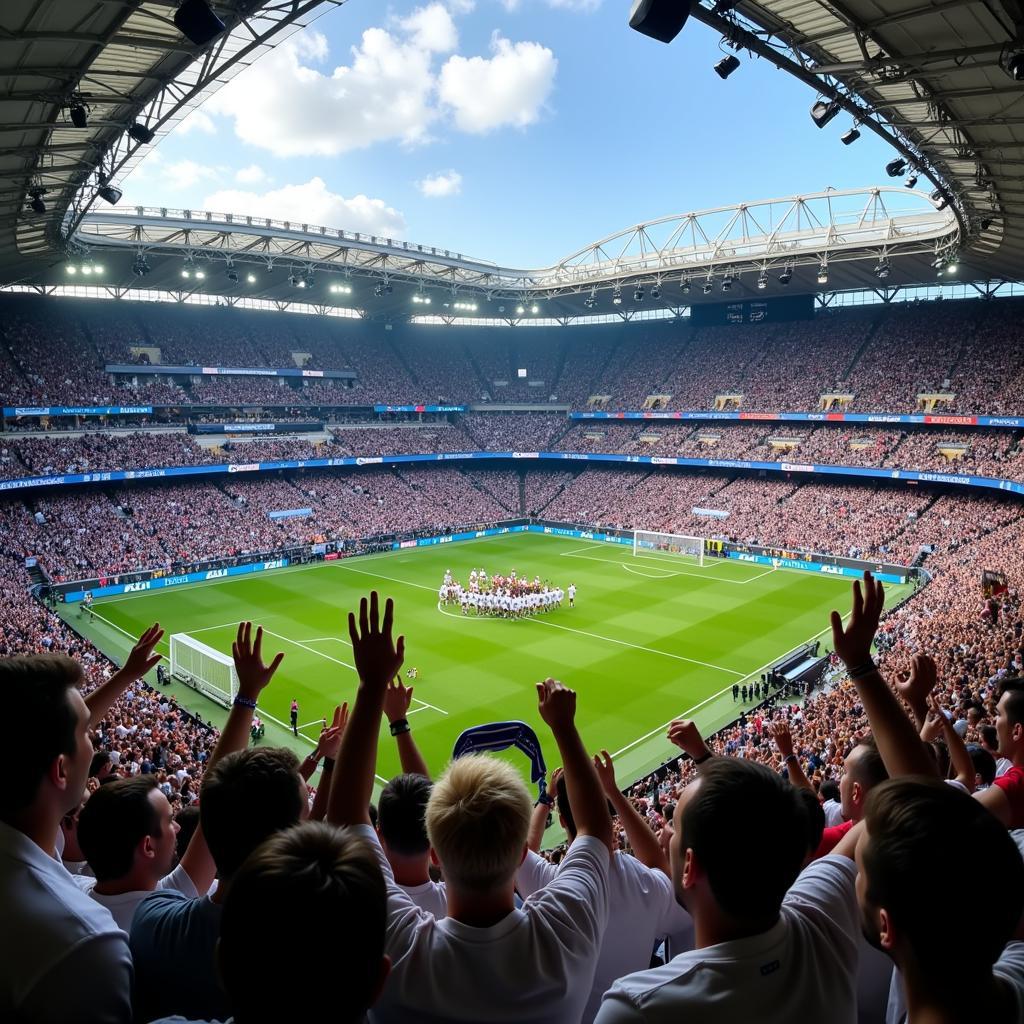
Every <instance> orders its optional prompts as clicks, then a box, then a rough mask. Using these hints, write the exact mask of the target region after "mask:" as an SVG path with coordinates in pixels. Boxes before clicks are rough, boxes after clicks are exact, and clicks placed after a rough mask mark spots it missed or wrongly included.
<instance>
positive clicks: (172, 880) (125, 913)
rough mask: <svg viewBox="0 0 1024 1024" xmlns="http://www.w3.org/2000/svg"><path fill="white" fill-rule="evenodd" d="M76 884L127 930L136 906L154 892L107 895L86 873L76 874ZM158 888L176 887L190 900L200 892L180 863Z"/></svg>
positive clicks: (128, 930)
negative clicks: (99, 891)
mask: <svg viewBox="0 0 1024 1024" xmlns="http://www.w3.org/2000/svg"><path fill="white" fill-rule="evenodd" d="M74 879H75V884H76V885H77V886H78V887H79V888H80V889H81V890H82V892H84V893H88V894H89V896H91V897H92V899H94V900H95V901H96V902H97V903H99V904H100V906H103V907H106V908H107V910H109V911H110V913H111V915H112V916H113V918H114V921H115V922H116V923H117V926H118V927H119V928H123V929H124V930H125V931H126V932H130V931H131V930H132V918H133V917H134V916H135V908H136V907H137V906H138V905H139V904H140V903H141V902H142V901H143V900H144V899H145V898H146V897H147V896H149V895H150V893H152V892H154V890H153V889H134V890H132V891H131V892H122V893H118V895H116V896H105V895H102V894H101V893H98V892H96V879H95V878H86V877H85V876H84V875H75V876H74ZM156 888H157V889H175V890H177V891H178V892H181V893H184V894H185V895H186V896H187V897H188V898H189V899H190V900H194V899H196V898H198V896H199V893H198V892H197V891H196V887H195V885H194V883H193V882H192V879H191V878H189V876H188V872H187V871H186V870H185V869H184V868H183V867H182V866H181V865H180V864H179V865H178V866H177V867H176V868H175V869H174V870H173V871H172V872H171V873H170V874H169V875H164V877H163V878H161V879H160V881H159V882H157V883H156Z"/></svg>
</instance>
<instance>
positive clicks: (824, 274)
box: [818, 263, 828, 284]
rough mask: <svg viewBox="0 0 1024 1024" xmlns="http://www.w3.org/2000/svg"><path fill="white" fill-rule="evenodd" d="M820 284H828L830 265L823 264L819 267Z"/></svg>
mask: <svg viewBox="0 0 1024 1024" xmlns="http://www.w3.org/2000/svg"><path fill="white" fill-rule="evenodd" d="M818 284H828V264H827V263H822V264H821V266H819V267H818Z"/></svg>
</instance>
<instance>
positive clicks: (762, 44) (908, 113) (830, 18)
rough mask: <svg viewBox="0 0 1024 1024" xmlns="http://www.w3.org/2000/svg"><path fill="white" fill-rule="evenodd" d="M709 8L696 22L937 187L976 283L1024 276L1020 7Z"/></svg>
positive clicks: (775, 3) (945, 3)
mask: <svg viewBox="0 0 1024 1024" xmlns="http://www.w3.org/2000/svg"><path fill="white" fill-rule="evenodd" d="M705 3H706V6H697V5H695V6H694V9H693V16H694V17H695V18H696V19H697V20H699V21H701V22H703V23H704V24H706V25H708V26H710V27H711V28H713V29H714V30H716V31H718V32H721V33H722V35H723V37H724V39H725V40H728V41H729V42H727V43H726V45H731V46H733V47H734V48H736V49H749V50H750V51H751V52H755V53H758V54H760V55H761V56H763V57H767V58H768V59H770V60H772V61H773V63H775V64H777V65H778V66H779V67H782V68H784V69H785V70H787V71H789V72H790V73H791V74H793V75H795V76H796V77H797V78H799V79H801V80H802V81H804V82H806V83H807V84H808V85H810V86H811V87H812V88H813V89H815V90H817V92H818V96H819V98H823V99H824V100H825V102H826V103H828V102H830V101H834V102H836V103H837V104H838V105H839V109H840V112H842V111H845V112H846V113H847V114H848V115H851V116H852V118H853V120H854V122H855V123H859V125H860V127H861V128H867V129H870V130H872V131H875V132H876V133H877V134H880V135H882V136H883V137H884V138H887V139H888V140H889V141H891V142H892V143H893V145H894V146H895V148H896V149H897V150H898V151H899V152H900V153H901V154H902V156H903V157H904V158H905V159H906V161H907V163H908V165H909V167H910V168H917V169H918V171H919V173H920V176H921V177H922V178H923V179H925V178H926V179H928V180H930V181H931V182H932V183H933V185H934V186H935V187H936V188H937V189H938V191H939V193H940V195H941V197H942V200H944V201H946V202H948V203H949V204H950V205H951V206H952V208H953V209H954V210H955V212H956V215H957V217H958V220H959V222H960V226H961V231H962V235H963V251H962V253H961V257H962V260H963V262H965V263H967V264H968V265H969V268H970V270H972V271H973V272H974V276H976V277H979V278H981V277H988V278H996V277H1003V278H1006V279H1009V280H1017V279H1019V278H1020V276H1021V273H1022V270H1024V186H1022V184H1021V180H1022V177H1024V105H1022V100H1024V81H1022V80H1020V79H1022V78H1024V29H1022V26H1024V13H1022V8H1021V4H1020V3H1019V2H1017V0H991V2H981V0H929V2H923V0H840V2H836V0H741V2H740V3H739V4H738V5H737V4H735V3H733V2H732V0H722V2H714V3H712V2H710V0H705ZM840 116H841V115H840ZM881 171H882V168H879V172H880V173H881Z"/></svg>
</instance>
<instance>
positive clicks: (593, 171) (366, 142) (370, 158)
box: [125, 0, 893, 267]
mask: <svg viewBox="0 0 1024 1024" xmlns="http://www.w3.org/2000/svg"><path fill="white" fill-rule="evenodd" d="M627 18H628V4H627V3H625V2H619V0H475V2H473V0H421V2H419V3H411V2H410V3H404V2H401V3H393V4H391V5H384V4H375V3H371V2H369V0H349V2H348V3H346V4H345V5H343V6H342V7H340V8H338V9H336V10H332V11H330V12H329V13H327V14H325V15H324V16H323V17H321V18H319V19H318V20H317V21H316V22H315V23H314V25H313V26H312V27H311V28H310V29H307V30H306V31H305V32H303V33H302V34H301V35H298V36H295V37H293V38H292V39H291V40H289V41H288V42H287V43H285V44H283V45H282V46H280V47H278V48H277V49H276V50H275V51H274V52H273V53H272V54H270V55H269V56H267V57H265V58H263V59H262V60H261V61H259V62H257V63H256V64H255V65H254V66H253V67H252V68H250V69H249V70H247V71H245V72H243V73H242V74H240V75H239V76H238V77H237V78H236V79H235V80H234V81H233V82H232V83H229V84H228V85H227V86H226V87H224V88H223V89H222V90H221V91H220V92H218V93H216V94H214V95H213V96H211V97H210V98H209V99H208V100H207V101H206V102H205V103H204V105H203V106H202V107H201V109H200V111H199V113H198V114H196V115H193V117H192V118H191V119H190V121H188V122H185V123H184V124H183V125H181V126H179V128H178V129H177V130H176V131H174V132H173V133H172V134H171V135H170V136H169V137H167V138H166V139H165V140H163V141H162V142H161V143H160V144H159V146H157V147H155V148H154V150H153V152H152V154H150V155H149V156H148V157H147V159H146V160H145V161H144V162H143V163H142V165H141V166H140V168H139V170H138V171H137V172H136V173H135V174H133V175H132V176H130V177H129V178H128V179H127V181H126V184H125V203H126V204H127V203H144V204H147V205H158V206H168V207H185V208H190V209H214V210H220V211H224V212H233V213H251V214H256V215H265V216H274V217H282V218H286V219H291V220H296V221H298V220H303V221H305V220H308V221H309V222H310V223H317V224H327V225H328V226H329V227H338V228H345V229H348V230H353V231H368V232H372V233H380V234H386V235H391V236H393V237H396V238H402V239H407V240H409V241H414V242H419V243H426V244H430V245H439V246H443V247H445V248H449V249H452V250H457V251H460V252H463V253H466V254H468V255H471V256H477V257H480V258H483V259H490V260H494V261H496V262H499V263H502V264H504V265H506V266H516V267H540V266H543V265H547V264H549V263H551V262H554V261H556V260H557V259H559V258H560V257H563V256H566V255H568V254H569V253H571V252H573V251H575V250H576V249H578V248H580V247H582V246H584V245H586V244H587V243H588V242H592V241H595V240H596V239H598V238H600V237H602V236H603V235H606V234H609V233H611V232H614V231H617V230H619V229H622V228H626V227H628V226H630V225H631V224H635V223H637V222H640V221H644V220H647V219H651V218H655V217H660V216H664V215H668V214H677V213H686V212H689V211H691V210H700V209H705V208H709V207H714V206H720V205H728V204H731V203H737V202H742V201H746V200H756V199H766V198H773V197H777V196H785V195H790V194H793V193H798V192H813V191H818V190H820V189H824V188H826V187H827V186H832V187H835V188H848V187H860V186H865V185H871V184H877V183H882V182H885V183H890V184H892V183H893V182H890V181H889V179H886V177H885V173H884V170H883V167H884V164H885V162H886V161H887V160H888V159H889V158H890V156H891V151H890V150H889V148H888V147H887V146H885V145H884V144H883V143H882V142H881V141H879V140H877V139H876V138H875V137H874V136H873V135H872V134H871V133H870V132H867V131H865V132H864V134H863V135H862V137H861V139H860V140H859V141H858V142H857V143H856V144H854V145H852V146H849V147H846V146H842V145H841V144H840V143H839V136H840V134H841V133H842V132H843V131H845V130H846V129H847V128H848V127H849V126H850V118H849V117H848V116H847V115H840V116H839V117H837V118H836V119H835V120H834V121H833V122H832V123H831V124H830V125H829V126H827V127H826V128H825V129H824V130H819V129H818V128H816V127H815V126H814V125H813V124H812V122H811V119H810V117H809V115H808V108H809V107H810V105H811V103H812V102H813V100H814V98H815V97H814V94H813V93H812V92H811V91H810V90H809V89H808V88H807V87H806V86H804V85H802V84H800V83H798V82H796V81H794V80H792V79H791V78H790V77H789V76H787V75H786V74H784V73H783V72H781V71H777V70H776V69H775V68H774V67H773V66H772V65H771V64H769V63H767V62H766V61H762V60H756V59H752V58H751V57H750V56H749V55H747V54H743V53H741V54H740V58H741V60H742V62H743V63H742V66H741V67H740V68H739V70H737V71H736V72H734V73H733V75H732V77H731V78H729V80H728V81H724V82H723V81H722V80H721V79H719V78H718V76H717V75H715V74H714V72H713V70H712V68H713V66H714V64H715V62H716V61H717V60H718V59H719V58H720V57H721V56H722V51H721V50H720V49H719V40H718V37H717V36H716V35H715V34H714V33H712V32H711V31H710V30H709V29H707V28H705V27H704V26H703V25H700V24H698V23H696V22H694V21H691V22H689V23H688V24H687V25H686V26H685V27H684V29H683V31H682V33H681V34H680V35H679V36H678V37H677V38H676V40H675V42H673V43H672V44H671V45H670V46H665V45H663V44H661V43H658V42H655V41H654V40H652V39H648V38H647V37H646V36H641V35H639V34H637V33H636V32H633V31H632V30H630V29H629V27H628V25H627Z"/></svg>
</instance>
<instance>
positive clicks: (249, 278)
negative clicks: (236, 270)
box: [245, 274, 256, 284]
mask: <svg viewBox="0 0 1024 1024" xmlns="http://www.w3.org/2000/svg"><path fill="white" fill-rule="evenodd" d="M245 280H246V281H247V282H248V283H249V284H255V283H256V275H255V274H246V275H245Z"/></svg>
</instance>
